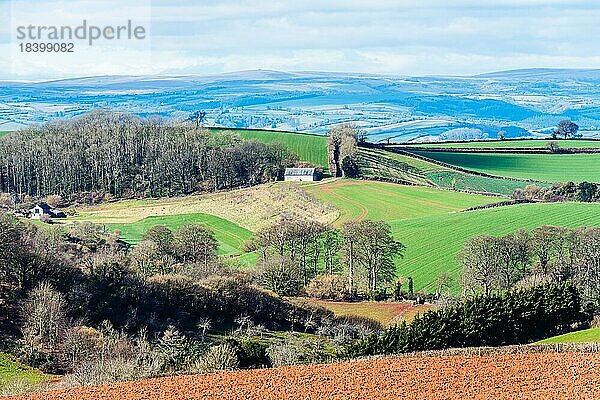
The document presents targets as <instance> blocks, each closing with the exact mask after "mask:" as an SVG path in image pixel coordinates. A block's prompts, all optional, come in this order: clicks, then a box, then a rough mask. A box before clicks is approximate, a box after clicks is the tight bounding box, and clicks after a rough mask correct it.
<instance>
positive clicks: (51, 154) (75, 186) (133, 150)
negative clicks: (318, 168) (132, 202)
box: [0, 111, 297, 197]
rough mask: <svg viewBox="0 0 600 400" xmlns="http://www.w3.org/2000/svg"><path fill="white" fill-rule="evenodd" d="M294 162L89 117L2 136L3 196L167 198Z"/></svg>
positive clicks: (140, 123) (218, 137)
mask: <svg viewBox="0 0 600 400" xmlns="http://www.w3.org/2000/svg"><path fill="white" fill-rule="evenodd" d="M296 161H297V159H296V157H295V156H294V155H293V154H291V153H290V152H289V151H288V150H287V149H286V148H285V147H284V146H282V145H280V144H264V143H259V142H253V141H242V140H241V139H240V138H239V137H237V136H236V135H232V134H227V133H218V132H211V131H209V130H207V129H203V128H201V127H200V126H196V125H194V124H180V125H175V124H171V123H167V122H165V121H162V120H160V119H156V118H148V119H142V118H138V117H135V116H133V115H129V114H124V113H117V112H108V111H94V112H91V113H89V114H86V115H84V116H81V117H79V118H76V119H74V120H70V121H59V122H52V123H48V124H46V125H43V126H40V127H34V128H30V129H28V130H25V131H22V132H20V133H19V135H8V136H6V137H3V138H2V139H1V140H0V191H1V192H8V193H16V194H17V195H31V196H40V197H41V196H47V195H55V194H59V195H63V196H70V195H73V194H76V193H81V192H103V193H108V194H111V195H114V196H119V197H123V196H125V197H127V196H153V197H156V196H170V195H178V194H185V193H191V192H195V191H199V190H219V189H228V188H234V187H239V186H247V185H255V184H259V183H263V182H267V181H272V180H275V179H277V178H278V176H280V175H281V174H282V173H283V170H284V168H285V167H286V166H292V165H293V164H294V163H295V162H296Z"/></svg>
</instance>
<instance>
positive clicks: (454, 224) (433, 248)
mask: <svg viewBox="0 0 600 400" xmlns="http://www.w3.org/2000/svg"><path fill="white" fill-rule="evenodd" d="M390 224H391V226H392V231H393V234H394V236H395V237H396V238H397V239H398V240H400V241H401V242H402V243H404V245H406V247H407V248H406V253H405V256H404V258H403V259H399V260H398V261H397V265H398V273H399V274H400V275H401V276H412V277H413V279H414V287H415V290H426V291H428V292H433V291H434V290H435V279H436V278H437V277H438V276H439V274H441V273H442V272H450V273H451V274H452V277H453V278H454V282H453V289H454V292H455V293H458V290H459V289H458V275H459V269H460V267H459V262H458V260H457V254H458V252H459V251H460V249H461V248H462V246H463V244H464V242H465V241H466V240H467V239H468V238H470V237H472V236H475V235H480V234H489V235H505V234H508V233H511V232H515V231H516V230H518V229H519V228H527V229H532V228H536V227H538V226H542V225H556V226H566V227H571V228H574V227H578V226H600V204H598V203H536V204H519V205H513V206H505V207H496V208H488V209H483V210H476V211H468V212H458V213H451V214H447V213H446V214H439V215H430V216H424V217H418V218H411V219H405V220H399V221H390Z"/></svg>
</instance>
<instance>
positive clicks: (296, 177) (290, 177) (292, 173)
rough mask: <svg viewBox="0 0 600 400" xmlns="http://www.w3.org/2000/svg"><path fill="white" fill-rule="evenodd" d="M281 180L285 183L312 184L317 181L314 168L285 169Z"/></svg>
mask: <svg viewBox="0 0 600 400" xmlns="http://www.w3.org/2000/svg"><path fill="white" fill-rule="evenodd" d="M283 180H284V181H286V182H294V181H295V182H312V181H316V180H318V176H317V171H316V169H315V168H286V169H285V174H284V177H283Z"/></svg>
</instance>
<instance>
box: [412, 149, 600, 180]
mask: <svg viewBox="0 0 600 400" xmlns="http://www.w3.org/2000/svg"><path fill="white" fill-rule="evenodd" d="M413 152H414V153H415V154H419V155H422V156H425V157H428V158H431V159H434V160H438V161H442V162H444V163H447V164H452V165H456V166H458V167H461V168H465V169H468V170H473V171H478V172H484V173H486V174H491V175H497V176H505V177H509V178H519V179H535V180H541V181H547V182H558V181H561V182H565V181H574V182H582V181H589V182H600V169H599V168H593V167H592V166H594V165H600V154H494V153H461V152H434V151H425V150H413Z"/></svg>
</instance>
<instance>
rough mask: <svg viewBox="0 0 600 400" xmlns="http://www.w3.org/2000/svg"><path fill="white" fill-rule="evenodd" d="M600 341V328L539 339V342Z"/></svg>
mask: <svg viewBox="0 0 600 400" xmlns="http://www.w3.org/2000/svg"><path fill="white" fill-rule="evenodd" d="M582 342H600V328H591V329H585V330H583V331H577V332H571V333H566V334H564V335H560V336H554V337H551V338H548V339H544V340H541V341H539V342H538V343H582Z"/></svg>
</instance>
